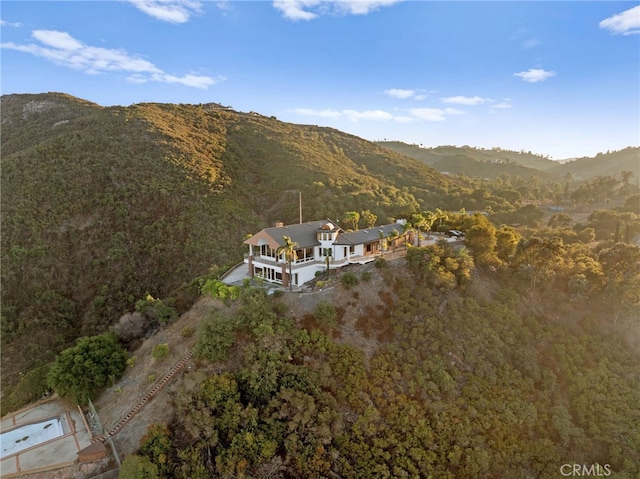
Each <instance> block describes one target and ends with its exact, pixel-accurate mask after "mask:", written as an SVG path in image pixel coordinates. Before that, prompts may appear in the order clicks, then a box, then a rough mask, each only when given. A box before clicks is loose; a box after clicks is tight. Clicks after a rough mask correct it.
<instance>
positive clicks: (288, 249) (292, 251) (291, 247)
mask: <svg viewBox="0 0 640 479" xmlns="http://www.w3.org/2000/svg"><path fill="white" fill-rule="evenodd" d="M282 240H283V241H284V245H282V246H280V247H279V248H278V249H277V251H276V254H277V255H278V256H280V255H281V254H282V253H284V259H286V260H287V263H289V291H293V267H292V263H293V260H295V259H296V258H297V257H298V255H297V254H296V248H297V247H298V243H296V242H295V241H292V240H291V238H290V237H289V236H283V237H282Z"/></svg>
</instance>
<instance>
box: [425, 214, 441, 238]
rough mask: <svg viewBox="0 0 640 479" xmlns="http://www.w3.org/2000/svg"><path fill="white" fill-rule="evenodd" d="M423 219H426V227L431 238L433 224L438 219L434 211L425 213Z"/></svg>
mask: <svg viewBox="0 0 640 479" xmlns="http://www.w3.org/2000/svg"><path fill="white" fill-rule="evenodd" d="M422 217H423V218H424V226H426V227H427V235H428V237H429V238H431V227H432V226H433V223H434V222H435V221H436V219H437V217H436V215H435V214H434V213H433V211H423V212H422Z"/></svg>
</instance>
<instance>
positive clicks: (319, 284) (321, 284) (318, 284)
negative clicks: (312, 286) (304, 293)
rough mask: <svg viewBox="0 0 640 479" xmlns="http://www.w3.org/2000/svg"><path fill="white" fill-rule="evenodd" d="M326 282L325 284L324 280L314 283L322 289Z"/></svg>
mask: <svg viewBox="0 0 640 479" xmlns="http://www.w3.org/2000/svg"><path fill="white" fill-rule="evenodd" d="M326 284H327V282H326V281H318V282H317V283H316V286H317V287H318V289H322V288H324V286H325V285H326Z"/></svg>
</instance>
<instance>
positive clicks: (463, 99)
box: [442, 96, 486, 106]
mask: <svg viewBox="0 0 640 479" xmlns="http://www.w3.org/2000/svg"><path fill="white" fill-rule="evenodd" d="M442 101H443V102H444V103H456V104H458V105H469V106H472V105H482V104H483V103H484V102H485V101H486V100H485V99H484V98H481V97H479V96H471V97H469V96H450V97H448V98H443V99H442Z"/></svg>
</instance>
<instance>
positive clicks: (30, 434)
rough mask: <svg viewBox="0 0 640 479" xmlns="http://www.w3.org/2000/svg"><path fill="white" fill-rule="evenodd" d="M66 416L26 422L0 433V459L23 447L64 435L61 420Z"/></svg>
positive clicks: (26, 447)
mask: <svg viewBox="0 0 640 479" xmlns="http://www.w3.org/2000/svg"><path fill="white" fill-rule="evenodd" d="M65 419H66V417H62V416H61V417H55V418H52V419H47V420H46V421H41V422H38V423H34V424H26V425H24V426H19V427H17V428H15V429H10V430H8V431H3V432H2V433H0V447H1V449H2V452H1V454H0V459H4V458H5V457H8V456H11V455H13V454H18V453H19V452H21V451H24V450H25V449H29V448H31V447H34V446H37V445H39V444H42V443H43V442H47V441H51V440H52V439H56V438H58V437H60V436H64V434H65V432H64V428H63V426H62V422H63V421H64V420H65Z"/></svg>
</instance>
